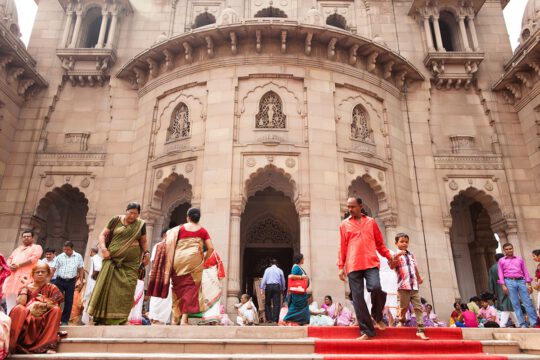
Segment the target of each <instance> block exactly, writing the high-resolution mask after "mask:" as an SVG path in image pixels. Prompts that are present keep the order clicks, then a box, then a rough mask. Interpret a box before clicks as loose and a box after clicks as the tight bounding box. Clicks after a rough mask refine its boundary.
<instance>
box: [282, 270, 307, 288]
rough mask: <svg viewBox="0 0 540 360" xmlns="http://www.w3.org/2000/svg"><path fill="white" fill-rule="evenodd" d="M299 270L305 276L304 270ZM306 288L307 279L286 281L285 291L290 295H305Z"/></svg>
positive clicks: (289, 279)
mask: <svg viewBox="0 0 540 360" xmlns="http://www.w3.org/2000/svg"><path fill="white" fill-rule="evenodd" d="M300 269H301V270H302V272H303V273H304V275H306V272H305V271H304V269H302V268H300ZM308 286H309V279H308V278H307V277H306V278H305V279H291V278H288V279H287V291H288V292H289V293H291V294H306V293H307V288H308Z"/></svg>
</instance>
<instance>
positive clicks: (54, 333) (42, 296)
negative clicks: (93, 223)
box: [9, 263, 64, 354]
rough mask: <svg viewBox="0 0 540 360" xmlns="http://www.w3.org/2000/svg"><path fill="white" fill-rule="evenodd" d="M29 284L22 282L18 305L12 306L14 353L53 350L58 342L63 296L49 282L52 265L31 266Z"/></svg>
mask: <svg viewBox="0 0 540 360" xmlns="http://www.w3.org/2000/svg"><path fill="white" fill-rule="evenodd" d="M31 276H32V280H33V281H31V282H30V284H28V285H25V286H23V288H22V289H21V291H20V292H19V296H18V297H17V306H15V307H14V308H13V310H11V312H10V313H9V316H10V317H11V333H10V339H9V350H10V352H11V353H12V354H14V353H19V354H30V353H47V354H54V353H55V352H56V348H57V346H58V330H59V328H60V318H61V317H62V310H61V309H60V304H61V303H62V302H63V301H64V296H63V295H62V293H61V292H60V290H58V288H57V287H56V286H54V285H52V284H49V278H50V276H51V269H50V268H49V265H47V264H42V263H38V264H37V265H36V266H34V268H33V269H32V273H31Z"/></svg>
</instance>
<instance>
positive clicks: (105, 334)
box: [60, 325, 308, 339]
mask: <svg viewBox="0 0 540 360" xmlns="http://www.w3.org/2000/svg"><path fill="white" fill-rule="evenodd" d="M60 330H63V331H67V333H68V336H69V337H70V338H136V339H140V338H145V339H150V338H169V339H170V338H175V339H301V338H307V337H308V328H307V327H306V326H279V327H277V326H174V325H152V326H62V327H61V328H60Z"/></svg>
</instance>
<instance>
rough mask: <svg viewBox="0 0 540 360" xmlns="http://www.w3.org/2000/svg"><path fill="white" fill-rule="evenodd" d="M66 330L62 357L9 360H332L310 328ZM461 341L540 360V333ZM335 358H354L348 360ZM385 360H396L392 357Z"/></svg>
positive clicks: (488, 334) (477, 334) (467, 334)
mask: <svg viewBox="0 0 540 360" xmlns="http://www.w3.org/2000/svg"><path fill="white" fill-rule="evenodd" d="M62 330H66V331H68V337H67V338H66V339H63V340H62V342H61V343H60V347H59V352H58V354H54V355H14V356H11V357H10V359H49V360H56V359H58V360H60V359H62V360H66V359H73V360H75V359H85V360H88V359H100V360H101V359H119V360H120V359H122V360H124V359H126V360H127V359H129V360H138V359H141V360H143V359H144V360H154V359H155V360H158V359H193V360H199V359H231V360H232V359H238V360H240V359H249V360H255V359H261V360H262V359H265V360H266V359H278V360H303V359H313V360H315V359H317V360H323V359H325V358H328V355H322V354H317V353H316V349H315V342H316V339H315V338H310V337H308V328H306V327H275V326H255V327H218V326H189V327H184V326H110V327H105V326H92V327H83V326H79V327H76V326H68V327H63V328H62ZM463 340H476V341H480V342H481V344H482V348H483V352H484V353H488V354H493V355H503V356H505V357H506V358H507V359H512V360H521V359H523V360H526V359H531V360H532V359H536V360H540V330H538V329H465V330H464V331H463ZM350 341H355V340H350ZM388 341H389V342H390V341H391V340H388ZM412 341H420V340H412ZM416 344H419V343H416ZM520 346H521V347H520ZM359 356H362V355H359ZM331 357H332V359H336V358H337V359H339V358H343V359H350V358H351V357H350V356H347V355H332V356H331ZM367 358H372V357H367ZM385 358H392V355H389V356H387V357H385ZM455 358H456V359H457V358H459V359H466V358H467V357H455Z"/></svg>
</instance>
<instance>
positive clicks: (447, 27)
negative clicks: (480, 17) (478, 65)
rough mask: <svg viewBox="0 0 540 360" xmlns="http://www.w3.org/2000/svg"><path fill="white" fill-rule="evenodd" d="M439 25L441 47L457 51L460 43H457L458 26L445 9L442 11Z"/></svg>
mask: <svg viewBox="0 0 540 360" xmlns="http://www.w3.org/2000/svg"><path fill="white" fill-rule="evenodd" d="M439 26H440V27H441V37H442V43H443V47H444V48H445V49H446V51H459V49H460V48H461V44H460V43H459V26H458V24H457V22H456V20H455V18H454V16H453V15H452V14H451V13H449V12H447V11H442V12H441V17H440V19H439Z"/></svg>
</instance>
